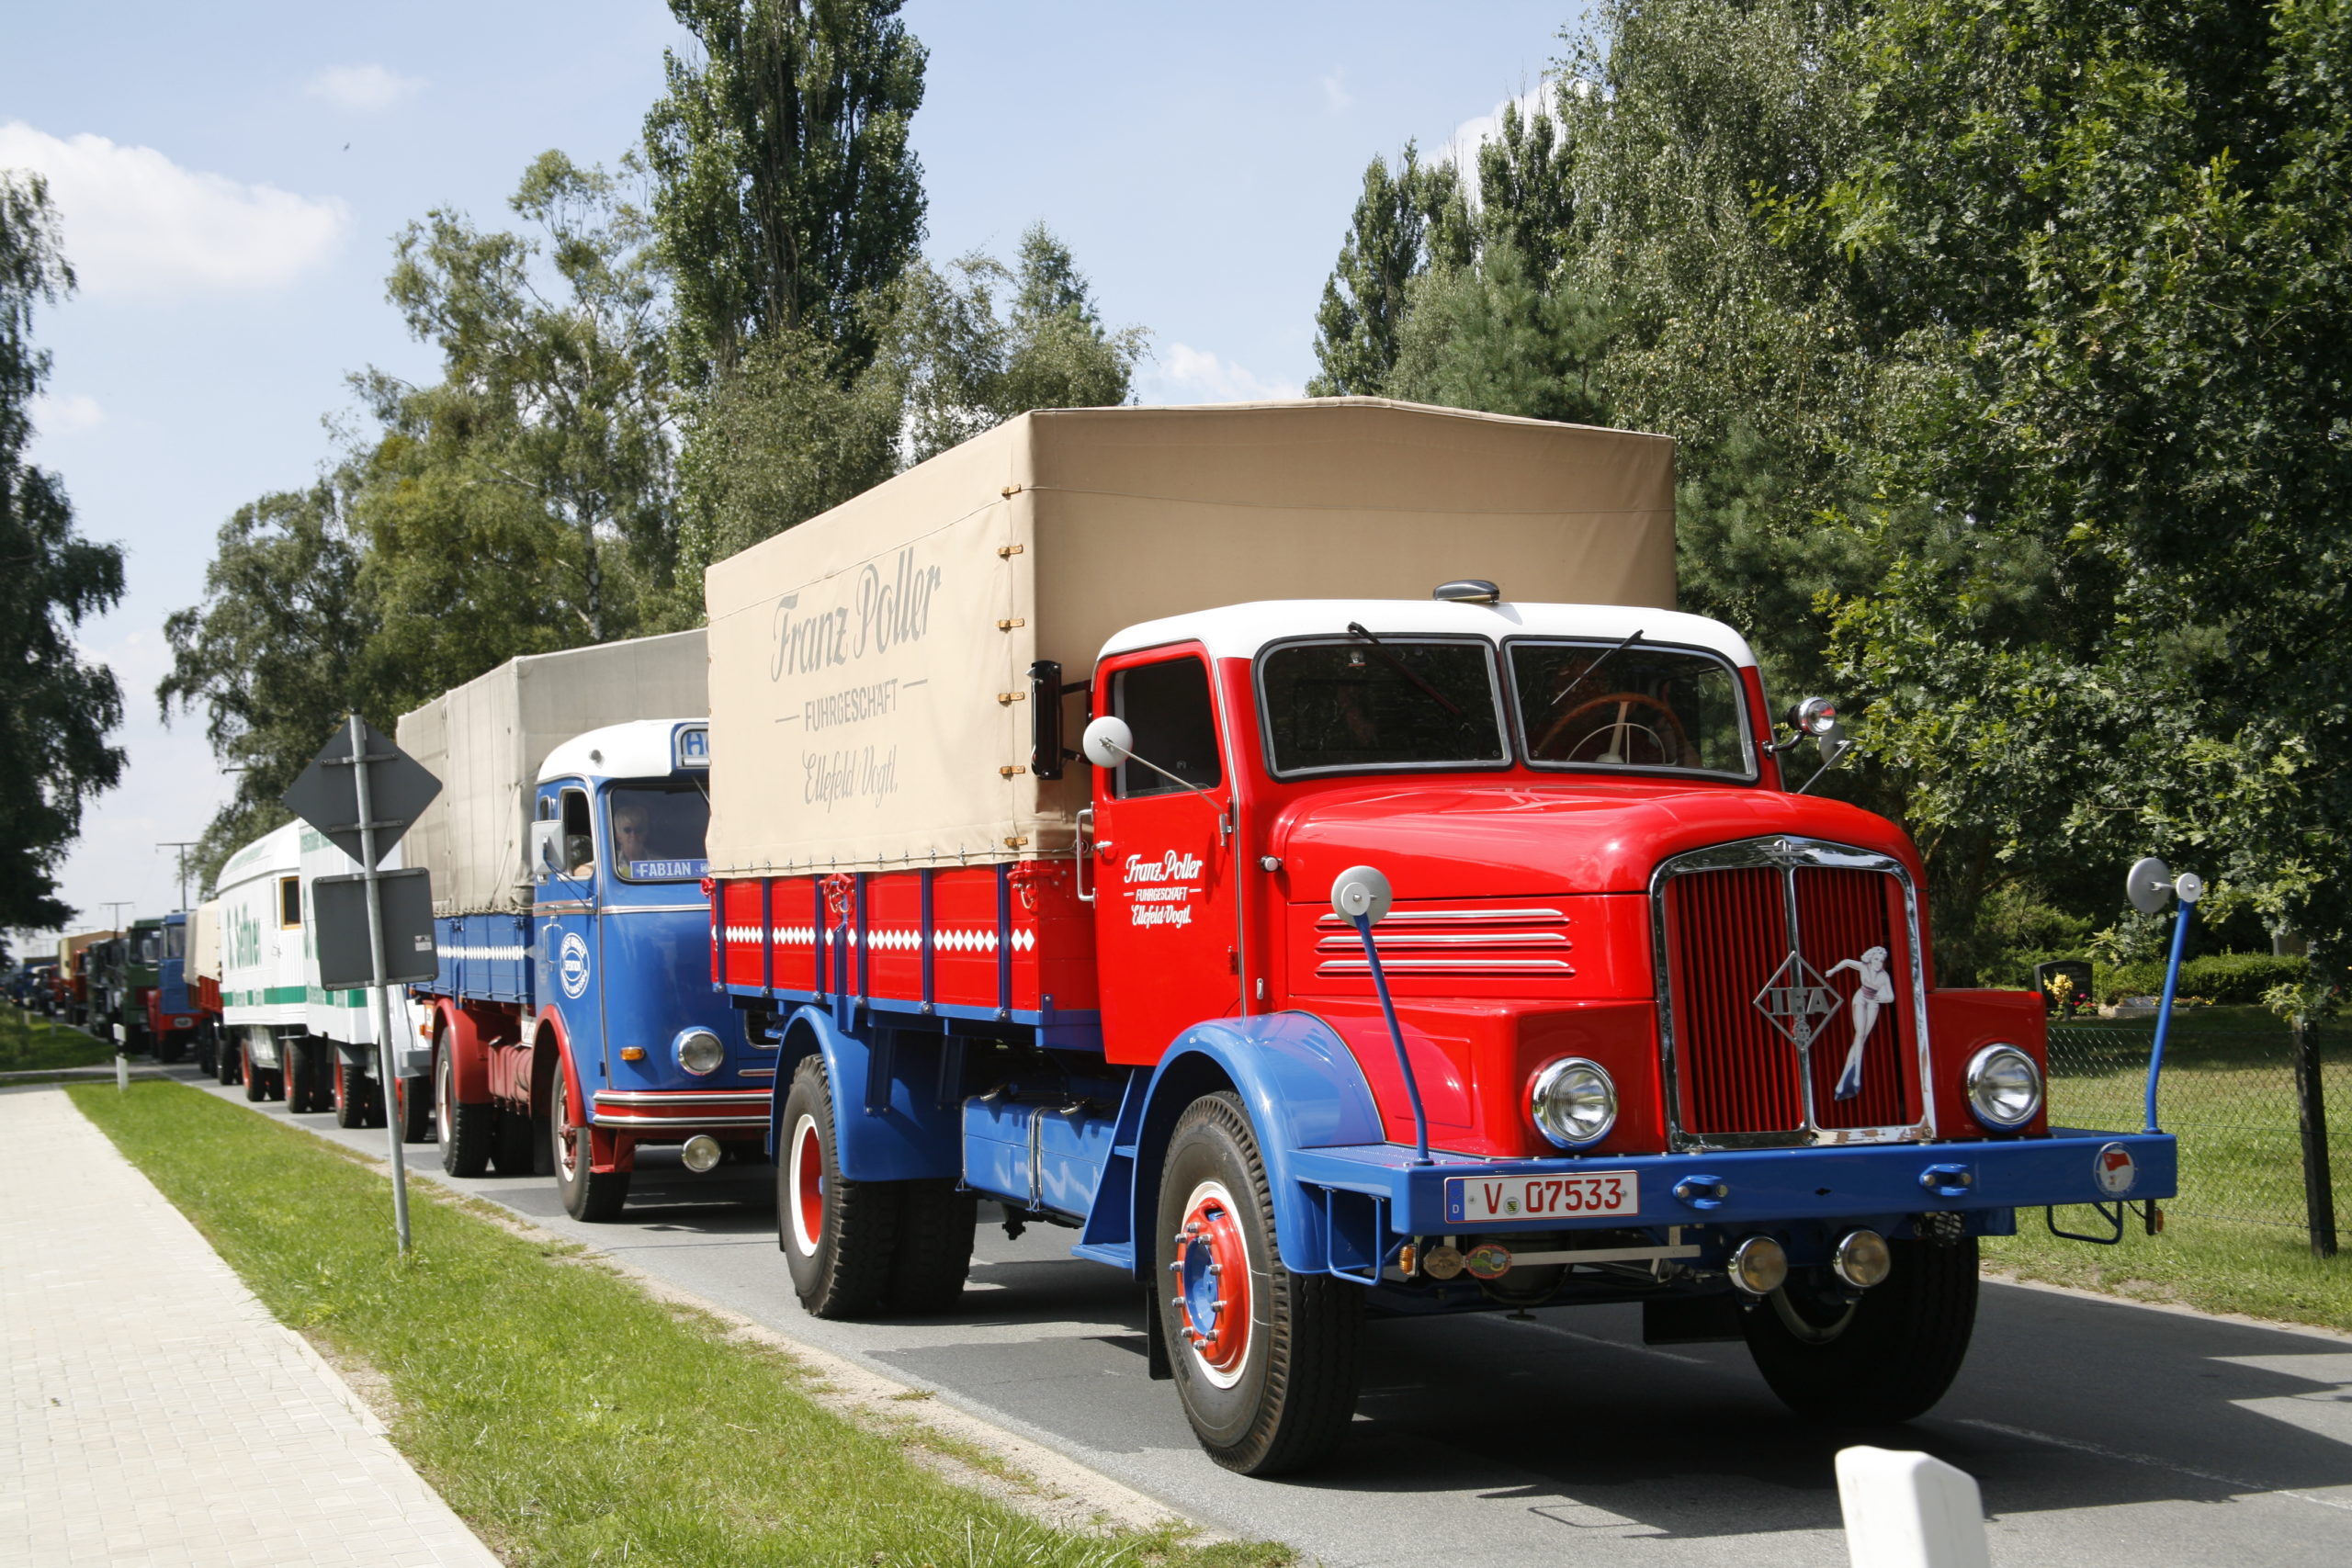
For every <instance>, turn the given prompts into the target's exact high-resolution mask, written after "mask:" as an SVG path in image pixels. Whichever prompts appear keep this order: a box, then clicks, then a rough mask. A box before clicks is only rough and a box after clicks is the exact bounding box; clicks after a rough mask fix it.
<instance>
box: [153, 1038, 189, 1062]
mask: <svg viewBox="0 0 2352 1568" xmlns="http://www.w3.org/2000/svg"><path fill="white" fill-rule="evenodd" d="M185 1055H187V1040H186V1039H184V1038H183V1037H181V1036H180V1035H178V1034H176V1033H175V1034H159V1035H157V1036H155V1060H157V1061H159V1062H162V1063H164V1065H165V1066H170V1065H171V1064H172V1063H174V1062H176V1061H178V1060H179V1059H180V1058H181V1057H183V1056H185Z"/></svg>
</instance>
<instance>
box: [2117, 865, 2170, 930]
mask: <svg viewBox="0 0 2352 1568" xmlns="http://www.w3.org/2000/svg"><path fill="white" fill-rule="evenodd" d="M2123 891H2124V893H2125V895H2126V896H2127V897H2130V898H2131V907H2132V908H2135V909H2137V910H2139V911H2140V913H2142V914H2143V915H2153V914H2154V913H2155V912H2156V911H2157V910H2159V909H2161V908H2164V907H2165V899H2167V898H2169V897H2172V868H2171V867H2170V866H2168V865H2166V864H2165V863H2164V862H2162V861H2160V860H2158V859H2157V858H2156V857H2155V856H2154V855H2149V856H2147V857H2146V858H2145V859H2143V860H2140V861H2136V862H2134V863H2132V866H2131V870H2130V871H2129V872H2127V873H2125V874H2124V878H2123Z"/></svg>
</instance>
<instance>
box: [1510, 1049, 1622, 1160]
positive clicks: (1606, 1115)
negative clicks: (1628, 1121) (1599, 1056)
mask: <svg viewBox="0 0 2352 1568" xmlns="http://www.w3.org/2000/svg"><path fill="white" fill-rule="evenodd" d="M1527 1110H1528V1114H1529V1115H1530V1116H1531V1117H1532V1118H1533V1120H1534V1122H1535V1130H1536V1131H1537V1132H1539V1133H1541V1134H1544V1137H1545V1138H1546V1139H1548V1140H1550V1142H1551V1144H1552V1145H1553V1146H1554V1147H1555V1148H1562V1149H1581V1148H1589V1147H1590V1146H1591V1145H1594V1144H1597V1143H1599V1142H1600V1140H1601V1139H1603V1138H1605V1137H1607V1136H1608V1135H1609V1130H1610V1129H1611V1127H1614V1126H1615V1125H1616V1124H1617V1086H1616V1085H1615V1084H1613V1083H1611V1082H1610V1081H1609V1074H1608V1072H1607V1071H1606V1070H1605V1069H1603V1068H1602V1066H1600V1063H1598V1062H1588V1061H1586V1060H1585V1059H1584V1058H1583V1057H1581V1056H1565V1057H1562V1058H1561V1059H1560V1060H1559V1061H1556V1062H1554V1063H1552V1064H1551V1065H1550V1066H1546V1067H1545V1068H1544V1070H1543V1071H1542V1072H1540V1073H1538V1074H1536V1075H1535V1083H1534V1086H1533V1087H1532V1089H1529V1090H1528V1095H1527Z"/></svg>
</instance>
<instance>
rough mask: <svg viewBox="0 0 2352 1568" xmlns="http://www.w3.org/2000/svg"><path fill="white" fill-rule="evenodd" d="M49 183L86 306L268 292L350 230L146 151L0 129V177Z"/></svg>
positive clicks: (318, 202) (268, 191) (16, 124)
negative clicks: (2, 173)
mask: <svg viewBox="0 0 2352 1568" xmlns="http://www.w3.org/2000/svg"><path fill="white" fill-rule="evenodd" d="M9 167H15V168H28V169H35V170H38V171H40V173H41V174H43V175H47V176H48V178H49V194H50V199H51V201H52V202H53V203H55V205H56V208H57V212H58V217H59V220H60V222H61V226H62V229H63V231H64V241H65V258H66V260H68V261H70V262H71V263H73V264H74V272H75V273H76V274H77V275H79V276H80V278H81V283H82V288H83V291H84V292H85V293H86V294H88V295H90V296H91V297H92V298H94V299H109V298H119V299H168V298H174V297H176V296H179V295H184V294H190V293H198V292H205V291H210V290H242V289H254V288H272V287H275V286H277V285H279V284H283V283H286V282H288V281H290V280H291V279H293V278H295V277H298V276H301V275H302V274H303V273H305V272H307V271H309V270H310V269H311V267H312V266H313V265H316V264H318V263H319V262H321V261H322V260H324V259H325V258H326V257H327V255H328V254H330V253H332V252H333V251H334V247H335V245H336V243H338V242H339V241H340V240H341V239H342V237H343V232H344V231H345V229H346V228H347V227H349V226H350V222H351V213H350V210H349V209H347V208H346V207H345V205H344V204H343V203H342V202H341V201H338V200H335V199H334V198H332V197H329V198H324V199H321V198H314V197H302V196H296V195H294V194H293V193H292V192H290V191H283V190H279V189H278V188H277V186H266V185H247V184H245V183H244V182H243V181H240V180H232V179H230V178H228V177H227V176H226V175H209V174H203V173H200V172H198V171H197V170H193V169H184V168H182V167H180V166H179V165H178V164H175V163H173V162H172V161H171V160H170V159H169V158H167V157H165V156H164V154H163V153H161V152H157V151H156V150H155V149H153V147H126V146H122V145H119V143H116V142H113V141H107V139H106V138H105V137H103V136H88V135H84V136H76V137H74V139H73V140H71V141H61V140H59V139H58V138H57V137H54V136H51V135H49V134H47V133H46V132H43V131H39V130H34V129H33V128H32V127H31V126H29V125H27V124H25V123H24V122H23V121H21V120H10V121H8V122H7V123H6V124H4V125H0V168H9Z"/></svg>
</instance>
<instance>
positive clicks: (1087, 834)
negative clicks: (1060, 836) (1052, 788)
mask: <svg viewBox="0 0 2352 1568" xmlns="http://www.w3.org/2000/svg"><path fill="white" fill-rule="evenodd" d="M1072 847H1073V848H1075V849H1076V850H1077V852H1078V853H1077V857H1076V858H1077V861H1078V901H1079V902H1080V903H1081V904H1091V903H1093V902H1094V890H1093V889H1092V888H1091V887H1089V886H1087V885H1086V874H1087V871H1088V870H1089V869H1090V868H1091V866H1092V864H1093V863H1094V852H1095V851H1096V850H1097V849H1099V848H1101V847H1103V846H1100V845H1098V844H1096V843H1095V842H1094V807H1091V806H1087V807H1080V808H1079V813H1078V841H1077V843H1076V844H1075V845H1074V846H1072Z"/></svg>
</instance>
